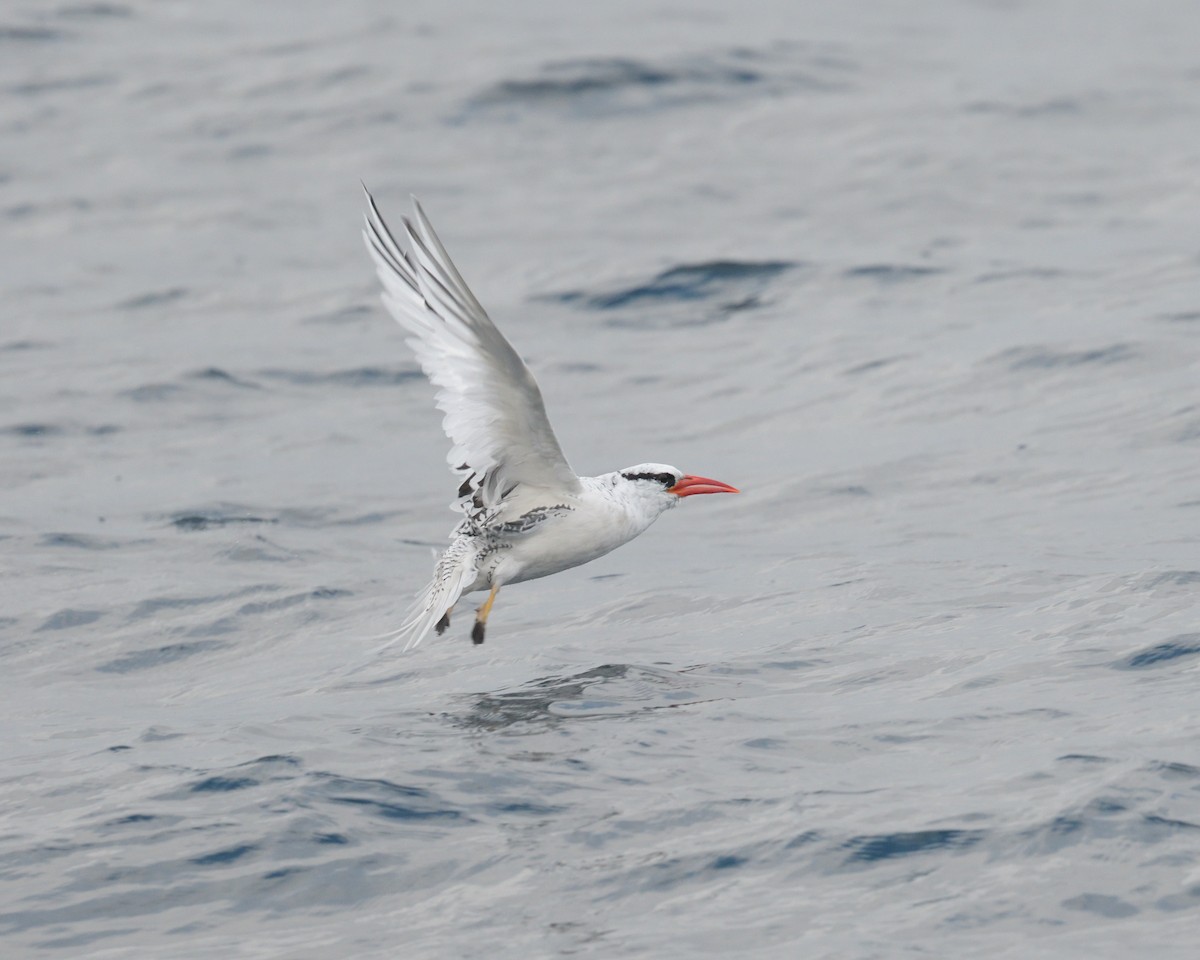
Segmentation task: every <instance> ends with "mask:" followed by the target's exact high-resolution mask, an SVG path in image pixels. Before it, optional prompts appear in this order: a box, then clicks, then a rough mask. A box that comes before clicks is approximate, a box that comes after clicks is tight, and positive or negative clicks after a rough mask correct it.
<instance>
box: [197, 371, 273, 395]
mask: <svg viewBox="0 0 1200 960" xmlns="http://www.w3.org/2000/svg"><path fill="white" fill-rule="evenodd" d="M187 376H188V378H189V379H191V380H199V381H202V382H205V383H217V384H225V385H228V386H231V387H241V388H242V389H246V390H260V389H262V388H261V387H259V385H258V384H257V383H251V382H250V381H249V380H242V379H240V378H238V377H235V376H234V375H233V374H231V373H229V372H227V371H225V370H222V369H221V368H220V367H205V368H204V369H203V370H193V371H192V372H191V373H189V374H187Z"/></svg>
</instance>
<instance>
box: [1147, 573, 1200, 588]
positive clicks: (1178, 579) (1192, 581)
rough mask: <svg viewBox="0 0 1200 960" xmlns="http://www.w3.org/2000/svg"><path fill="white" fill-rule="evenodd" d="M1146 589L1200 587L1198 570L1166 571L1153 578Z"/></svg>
mask: <svg viewBox="0 0 1200 960" xmlns="http://www.w3.org/2000/svg"><path fill="white" fill-rule="evenodd" d="M1146 586H1147V587H1149V588H1153V587H1162V586H1172V587H1191V586H1200V570H1166V571H1164V572H1163V573H1160V574H1157V575H1156V576H1154V577H1153V578H1152V579H1151V580H1150V581H1149V582H1148V583H1147V584H1146Z"/></svg>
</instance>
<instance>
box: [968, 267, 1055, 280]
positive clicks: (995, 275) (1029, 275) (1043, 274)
mask: <svg viewBox="0 0 1200 960" xmlns="http://www.w3.org/2000/svg"><path fill="white" fill-rule="evenodd" d="M1066 275H1067V274H1066V271H1065V270H1055V269H1052V268H1049V267H1014V268H1013V269H1011V270H993V271H990V272H989V273H981V274H980V275H979V276H977V277H976V278H975V281H974V282H975V283H998V282H1001V281H1005V280H1061V279H1062V278H1063V277H1065V276H1066Z"/></svg>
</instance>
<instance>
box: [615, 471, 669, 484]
mask: <svg viewBox="0 0 1200 960" xmlns="http://www.w3.org/2000/svg"><path fill="white" fill-rule="evenodd" d="M621 476H623V477H624V478H625V479H626V480H655V481H657V482H658V483H661V484H662V485H663V486H664V487H673V486H675V484H676V483H678V482H679V481H678V480H677V479H676V477H675V476H674V474H670V473H623V474H621Z"/></svg>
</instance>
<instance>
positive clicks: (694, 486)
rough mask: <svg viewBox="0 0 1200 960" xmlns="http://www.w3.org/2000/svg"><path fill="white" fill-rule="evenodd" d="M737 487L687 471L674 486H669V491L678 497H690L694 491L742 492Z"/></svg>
mask: <svg viewBox="0 0 1200 960" xmlns="http://www.w3.org/2000/svg"><path fill="white" fill-rule="evenodd" d="M741 492H742V491H741V490H739V489H738V488H737V487H731V486H730V485H729V484H727V483H722V482H721V481H720V480H709V479H708V477H693V476H692V475H691V474H690V473H685V474H684V475H683V476H682V477H680V478H679V481H678V482H677V483H676V484H675V486H673V487H667V493H673V494H675V496H677V497H690V496H691V495H692V494H694V493H741Z"/></svg>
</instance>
